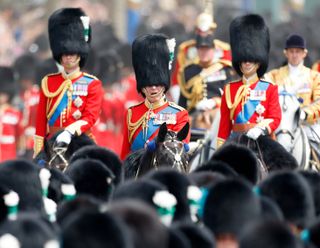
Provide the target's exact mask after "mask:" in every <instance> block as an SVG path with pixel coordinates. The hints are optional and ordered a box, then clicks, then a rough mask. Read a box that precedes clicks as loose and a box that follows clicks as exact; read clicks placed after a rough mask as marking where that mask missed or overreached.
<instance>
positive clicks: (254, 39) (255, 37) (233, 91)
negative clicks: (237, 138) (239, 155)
mask: <svg viewBox="0 0 320 248" xmlns="http://www.w3.org/2000/svg"><path fill="white" fill-rule="evenodd" d="M230 40H231V50H232V64H233V67H234V69H235V70H236V71H237V73H238V74H239V76H240V77H242V78H241V79H240V80H237V81H234V82H231V83H228V84H227V85H226V86H225V88H224V93H223V95H222V101H221V109H220V113H221V120H220V126H219V132H218V142H217V145H218V146H221V145H222V144H223V143H224V142H225V141H226V139H228V138H229V136H230V134H231V136H232V135H235V134H237V133H246V134H247V136H248V137H250V138H252V139H254V140H255V139H257V138H258V137H259V136H260V135H267V134H268V135H271V134H272V133H273V132H274V130H275V129H276V128H277V127H278V125H279V123H280V120H281V109H280V106H279V97H278V87H277V86H276V85H274V84H273V83H270V82H267V81H265V80H262V79H261V77H262V76H263V74H264V73H265V71H266V70H267V67H268V53H269V48H270V41H269V30H268V27H267V26H266V24H265V22H264V20H263V18H262V17H261V16H259V15H246V16H242V17H238V18H236V19H234V20H233V21H232V22H231V25H230Z"/></svg>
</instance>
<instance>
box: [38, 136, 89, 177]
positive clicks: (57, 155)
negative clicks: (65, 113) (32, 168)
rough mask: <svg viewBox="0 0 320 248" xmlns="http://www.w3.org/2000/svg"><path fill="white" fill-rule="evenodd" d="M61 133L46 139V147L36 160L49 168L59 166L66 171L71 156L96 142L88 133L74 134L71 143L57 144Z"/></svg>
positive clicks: (58, 167)
mask: <svg viewBox="0 0 320 248" xmlns="http://www.w3.org/2000/svg"><path fill="white" fill-rule="evenodd" d="M59 133H60V132H59ZM59 133H56V134H55V135H53V136H52V137H51V138H50V139H45V141H44V149H43V151H42V152H41V153H40V154H39V155H38V156H37V157H36V159H35V162H36V163H37V164H42V165H44V166H45V167H48V168H57V169H59V170H61V171H64V170H65V169H66V167H67V166H68V164H69V162H68V160H69V158H70V157H71V155H72V154H73V153H74V152H75V151H77V150H78V149H79V148H81V147H83V146H85V145H94V144H95V143H94V141H93V140H92V139H91V138H89V137H88V136H87V135H86V134H81V135H80V136H74V137H73V138H72V140H71V142H70V144H69V145H67V144H65V143H62V144H56V143H55V140H56V137H57V136H58V135H59Z"/></svg>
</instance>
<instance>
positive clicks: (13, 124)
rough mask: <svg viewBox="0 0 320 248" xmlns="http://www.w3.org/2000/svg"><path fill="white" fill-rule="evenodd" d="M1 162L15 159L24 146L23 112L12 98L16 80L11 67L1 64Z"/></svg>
mask: <svg viewBox="0 0 320 248" xmlns="http://www.w3.org/2000/svg"><path fill="white" fill-rule="evenodd" d="M0 78H1V88H0V162H2V161H5V160H9V159H15V158H16V157H17V152H18V151H19V150H20V148H21V147H22V146H21V144H22V139H21V137H22V133H23V126H22V123H21V119H22V116H21V113H20V111H19V110H18V109H16V108H14V107H13V106H12V104H11V100H12V98H13V96H14V95H15V90H16V88H15V81H14V75H13V71H12V69H11V68H10V67H3V66H0Z"/></svg>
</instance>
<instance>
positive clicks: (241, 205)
mask: <svg viewBox="0 0 320 248" xmlns="http://www.w3.org/2000/svg"><path fill="white" fill-rule="evenodd" d="M260 214H261V205H260V201H259V198H258V197H257V196H256V195H255V194H254V192H253V190H252V185H251V184H249V183H248V182H246V181H245V180H242V179H227V180H224V181H222V182H219V183H217V184H215V185H214V186H212V187H211V188H210V189H209V192H208V196H207V198H206V201H205V205H204V209H203V222H204V224H205V225H206V226H207V227H208V228H209V229H210V230H211V231H212V232H213V233H214V234H215V235H216V236H217V235H224V234H228V235H232V236H234V237H239V236H240V235H241V232H242V231H243V228H244V227H245V226H246V225H248V224H249V223H250V222H251V221H252V220H255V219H256V218H258V217H260Z"/></svg>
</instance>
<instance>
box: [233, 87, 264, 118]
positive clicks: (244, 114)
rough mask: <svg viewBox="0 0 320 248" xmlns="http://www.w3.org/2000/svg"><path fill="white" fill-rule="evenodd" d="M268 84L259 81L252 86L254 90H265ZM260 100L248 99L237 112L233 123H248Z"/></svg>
mask: <svg viewBox="0 0 320 248" xmlns="http://www.w3.org/2000/svg"><path fill="white" fill-rule="evenodd" d="M269 84H270V83H268V82H263V81H259V82H258V83H257V85H256V87H255V88H254V90H261V91H267V89H268V87H269ZM260 102H261V100H250V99H249V100H248V101H247V102H246V103H245V104H244V106H243V110H242V111H240V112H239V114H238V116H237V118H236V121H235V123H237V124H243V123H248V121H249V120H250V118H251V117H252V115H253V114H254V112H255V111H256V107H257V106H258V105H259V103H260Z"/></svg>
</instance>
